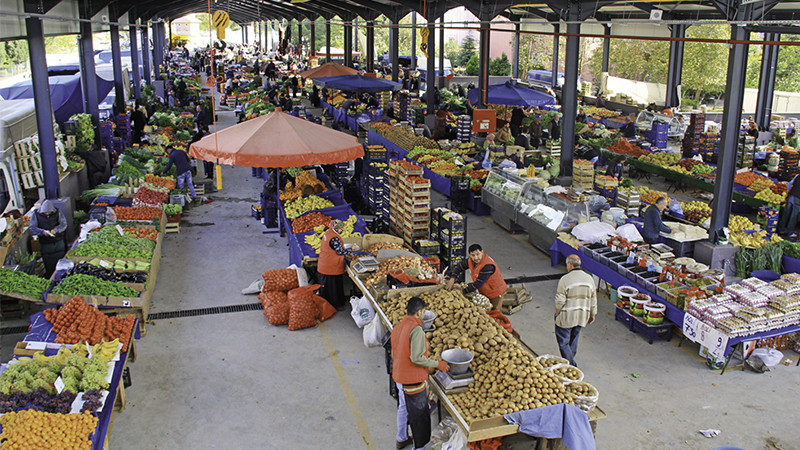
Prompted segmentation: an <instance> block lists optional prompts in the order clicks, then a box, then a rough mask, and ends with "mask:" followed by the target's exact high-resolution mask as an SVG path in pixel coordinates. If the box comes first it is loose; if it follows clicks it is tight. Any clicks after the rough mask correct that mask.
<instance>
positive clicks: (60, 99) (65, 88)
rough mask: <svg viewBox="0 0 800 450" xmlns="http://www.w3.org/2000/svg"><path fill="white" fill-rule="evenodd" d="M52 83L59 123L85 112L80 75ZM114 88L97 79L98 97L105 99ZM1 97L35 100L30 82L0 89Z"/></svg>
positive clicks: (51, 92) (107, 82)
mask: <svg viewBox="0 0 800 450" xmlns="http://www.w3.org/2000/svg"><path fill="white" fill-rule="evenodd" d="M48 80H49V81H50V103H51V104H52V105H53V114H54V115H55V119H56V122H57V123H64V122H66V121H67V120H69V118H70V117H72V115H73V114H78V113H82V112H83V87H82V86H81V76H80V74H79V73H78V74H75V75H58V76H51V77H49V78H48ZM113 88H114V82H113V81H108V80H105V79H103V78H100V77H99V76H98V77H97V97H98V98H105V96H106V95H108V93H109V92H111V90H112V89H113ZM0 96H2V97H3V98H4V99H6V100H17V99H24V98H33V84H32V82H31V81H30V80H28V81H22V82H20V83H17V84H15V85H13V86H9V87H5V88H0Z"/></svg>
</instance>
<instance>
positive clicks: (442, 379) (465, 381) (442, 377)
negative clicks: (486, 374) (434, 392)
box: [435, 369, 475, 393]
mask: <svg viewBox="0 0 800 450" xmlns="http://www.w3.org/2000/svg"><path fill="white" fill-rule="evenodd" d="M435 376H436V379H437V380H439V383H440V384H441V385H442V387H443V388H444V390H445V391H447V392H448V393H451V392H452V391H456V390H462V391H463V390H466V387H467V386H469V385H470V384H472V383H474V382H475V372H473V371H472V369H467V371H466V372H464V373H462V374H460V375H453V374H451V373H450V372H442V371H441V370H440V371H438V372H436V375H435Z"/></svg>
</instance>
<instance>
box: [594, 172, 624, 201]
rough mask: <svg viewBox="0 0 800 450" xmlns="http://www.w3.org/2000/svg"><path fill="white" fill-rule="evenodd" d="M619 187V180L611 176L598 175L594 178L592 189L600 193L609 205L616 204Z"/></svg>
mask: <svg viewBox="0 0 800 450" xmlns="http://www.w3.org/2000/svg"><path fill="white" fill-rule="evenodd" d="M618 187H619V180H617V179H615V178H612V177H599V178H595V182H594V190H595V191H596V192H598V193H599V194H600V195H602V196H603V197H604V198H605V199H606V200H607V201H608V204H609V205H611V206H616V204H617V188H618Z"/></svg>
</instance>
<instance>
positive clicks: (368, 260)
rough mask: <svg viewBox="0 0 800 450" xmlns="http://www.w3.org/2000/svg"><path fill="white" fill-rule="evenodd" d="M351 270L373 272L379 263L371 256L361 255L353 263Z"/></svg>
mask: <svg viewBox="0 0 800 450" xmlns="http://www.w3.org/2000/svg"><path fill="white" fill-rule="evenodd" d="M352 267H353V270H355V271H356V273H366V272H374V271H376V270H378V268H379V267H380V263H379V262H378V260H377V259H375V257H373V256H362V257H360V258H358V261H356V262H354V263H353V266H352Z"/></svg>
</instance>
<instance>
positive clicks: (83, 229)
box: [78, 210, 113, 242]
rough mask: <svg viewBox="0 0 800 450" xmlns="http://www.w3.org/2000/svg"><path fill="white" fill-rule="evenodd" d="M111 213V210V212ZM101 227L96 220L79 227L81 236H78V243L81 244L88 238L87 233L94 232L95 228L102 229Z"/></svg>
mask: <svg viewBox="0 0 800 450" xmlns="http://www.w3.org/2000/svg"><path fill="white" fill-rule="evenodd" d="M112 211H113V210H112ZM102 226H103V225H101V224H100V222H99V221H98V220H97V219H92V220H90V221H88V222H86V223H85V224H83V225H81V234H80V235H79V236H78V242H83V241H85V240H86V238H87V237H88V236H89V232H91V231H92V230H95V229H97V228H100V227H102Z"/></svg>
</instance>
